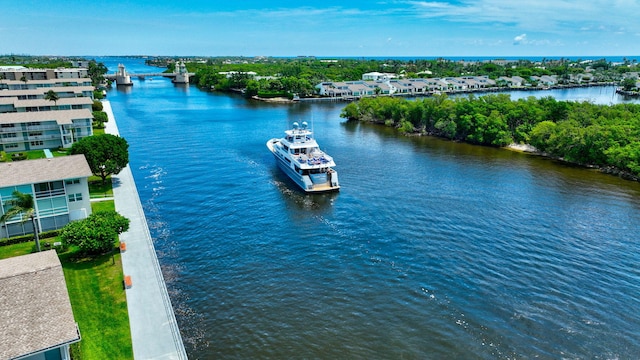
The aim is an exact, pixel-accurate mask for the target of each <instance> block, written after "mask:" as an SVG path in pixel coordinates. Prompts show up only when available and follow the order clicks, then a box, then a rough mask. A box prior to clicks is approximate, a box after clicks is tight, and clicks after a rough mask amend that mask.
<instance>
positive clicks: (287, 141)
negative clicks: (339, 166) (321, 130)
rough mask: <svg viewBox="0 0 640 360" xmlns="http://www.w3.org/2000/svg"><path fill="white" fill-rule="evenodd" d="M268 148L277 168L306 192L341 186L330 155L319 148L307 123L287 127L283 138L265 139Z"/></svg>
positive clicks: (325, 190) (295, 123) (322, 190)
mask: <svg viewBox="0 0 640 360" xmlns="http://www.w3.org/2000/svg"><path fill="white" fill-rule="evenodd" d="M267 148H268V149H269V150H270V151H271V153H273V156H274V157H275V158H276V162H277V163H278V167H280V169H282V171H284V173H285V174H287V176H289V177H290V178H291V180H293V181H294V182H295V183H296V184H297V185H298V186H300V188H302V190H304V191H305V192H308V193H318V192H327V191H337V190H338V189H340V184H339V182H338V172H337V171H335V170H334V169H333V167H334V166H336V164H335V162H334V161H333V158H332V157H331V156H329V155H327V154H326V153H325V152H324V151H322V150H320V147H319V146H318V143H317V142H316V140H315V139H314V138H313V132H312V131H311V130H310V129H309V128H308V124H307V123H306V122H303V123H302V126H300V125H299V124H298V123H297V122H294V123H293V129H290V130H286V131H285V136H284V137H283V138H280V139H277V138H274V139H271V140H269V141H267Z"/></svg>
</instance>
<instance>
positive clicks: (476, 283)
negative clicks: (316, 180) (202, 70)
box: [99, 58, 640, 359]
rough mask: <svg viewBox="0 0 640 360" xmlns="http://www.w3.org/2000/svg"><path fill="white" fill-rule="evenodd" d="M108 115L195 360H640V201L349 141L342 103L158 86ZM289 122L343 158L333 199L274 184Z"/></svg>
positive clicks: (392, 141) (504, 159) (540, 170)
mask: <svg viewBox="0 0 640 360" xmlns="http://www.w3.org/2000/svg"><path fill="white" fill-rule="evenodd" d="M99 61H103V62H105V64H106V65H107V66H108V68H109V70H110V71H115V69H116V68H117V64H118V62H124V63H125V65H126V67H127V69H128V70H129V71H131V72H135V71H146V70H149V68H147V67H145V66H144V65H143V63H142V61H140V60H134V59H113V58H104V59H99ZM154 70H155V69H154ZM518 94H520V93H513V94H512V96H513V97H514V98H517V97H518V96H519V95H518ZM532 95H533V96H549V95H551V96H556V97H558V98H559V99H562V100H565V99H574V100H587V99H588V100H589V101H594V102H597V103H606V104H608V103H616V102H620V101H624V100H622V99H620V98H618V97H617V95H614V94H613V88H587V89H575V90H562V91H556V92H553V91H552V92H547V93H532V92H527V93H525V94H524V95H522V96H532ZM108 100H109V101H111V104H112V108H113V111H114V113H115V116H116V118H117V121H118V126H119V129H120V133H121V135H122V136H123V137H125V138H126V139H127V141H128V142H129V144H130V164H131V167H132V171H133V175H134V177H135V180H136V183H137V186H138V189H139V191H140V197H141V200H142V202H143V205H144V209H145V213H146V216H147V220H148V221H149V226H150V228H151V231H152V235H153V238H154V243H155V246H156V250H157V252H158V256H159V260H160V263H161V265H162V269H163V273H164V275H165V278H166V281H167V286H168V288H169V291H170V295H171V300H172V303H173V306H174V308H175V312H176V316H177V319H178V323H179V326H180V329H181V332H182V336H183V338H184V340H185V346H186V348H187V352H188V354H189V357H190V358H192V359H209V358H223V359H248V358H277V359H280V358H326V359H335V358H348V359H358V358H359V359H362V358H380V359H401V358H403V359H425V358H426V359H441V358H454V359H507V358H508V359H513V358H518V359H527V358H543V359H548V358H553V359H558V358H572V359H573V358H597V359H631V358H637V357H638V356H640V337H639V336H638V335H639V331H640V297H638V294H640V267H639V264H640V240H639V239H638V233H640V184H638V183H635V182H629V181H624V180H621V179H618V178H616V177H613V176H608V175H604V174H600V173H598V172H596V171H592V170H588V169H583V168H578V167H572V166H568V165H566V164H562V163H558V162H555V161H552V160H548V159H543V158H540V157H535V156H530V155H526V154H520V153H515V152H510V151H506V150H500V149H492V148H484V147H477V146H470V145H466V144H457V143H452V142H448V141H443V140H439V139H434V138H427V137H419V138H417V137H411V138H409V137H404V136H399V135H398V134H396V133H395V132H394V131H392V130H390V129H387V128H384V127H378V126H370V125H364V124H358V123H347V122H345V121H344V120H343V119H341V118H340V117H339V114H340V110H341V109H342V107H343V106H344V103H331V104H324V103H323V104H320V103H299V104H295V105H283V104H275V105H274V104H265V103H258V102H254V101H248V100H246V99H244V98H242V97H239V96H233V95H231V96H230V95H224V94H214V93H205V92H201V91H200V90H198V89H197V88H195V87H193V86H191V87H189V86H181V85H173V84H172V83H171V82H170V81H169V80H168V79H163V78H153V79H145V80H137V79H134V86H133V87H132V88H129V89H113V90H110V91H109V93H108ZM293 121H308V122H309V123H310V124H312V126H313V128H314V130H315V133H316V138H317V140H318V142H319V143H320V145H321V147H322V148H323V149H324V150H326V151H327V152H328V153H329V154H330V155H332V156H333V157H334V158H335V160H336V163H337V164H338V166H337V168H336V169H337V171H338V172H339V175H340V181H341V185H342V189H341V191H340V192H339V193H337V194H326V195H305V194H302V193H301V192H299V191H298V190H297V189H296V188H295V187H294V185H293V184H292V183H291V182H290V181H289V180H288V179H287V178H286V177H285V176H284V175H283V174H282V173H281V172H280V171H279V169H278V168H277V167H276V164H275V161H274V159H273V158H272V155H271V154H270V153H269V152H268V150H267V148H266V146H265V143H266V141H267V140H268V139H270V138H272V137H280V136H281V135H282V134H283V131H284V130H285V129H286V128H287V126H288V125H289V124H291V123H292V122H293Z"/></svg>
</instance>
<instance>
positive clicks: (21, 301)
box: [0, 250, 80, 360]
mask: <svg viewBox="0 0 640 360" xmlns="http://www.w3.org/2000/svg"><path fill="white" fill-rule="evenodd" d="M0 309H1V310H0V359H20V360H69V359H70V355H69V345H71V344H73V343H76V342H78V341H80V330H79V329H78V324H77V323H76V321H75V318H74V317H73V311H72V308H71V301H70V300H69V293H68V291H67V284H66V282H65V279H64V273H63V271H62V265H61V264H60V260H59V259H58V255H57V254H56V251H55V250H49V251H43V252H39V253H34V254H29V255H23V256H17V257H13V258H9V259H4V260H0Z"/></svg>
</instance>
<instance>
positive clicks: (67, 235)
mask: <svg viewBox="0 0 640 360" xmlns="http://www.w3.org/2000/svg"><path fill="white" fill-rule="evenodd" d="M127 230H129V219H127V218H126V217H124V216H122V215H120V214H118V213H117V212H115V211H112V210H110V211H99V212H96V213H93V214H91V215H89V217H87V218H86V219H82V220H78V221H73V222H70V223H69V224H67V225H65V227H64V228H62V230H61V231H60V238H61V239H62V241H63V243H64V244H65V245H67V246H68V245H76V246H78V247H79V248H80V250H81V251H83V252H85V253H87V254H91V255H96V254H104V253H107V252H109V251H111V250H113V248H114V245H115V242H116V239H117V236H118V235H119V234H122V233H123V232H125V231H127Z"/></svg>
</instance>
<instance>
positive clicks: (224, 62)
mask: <svg viewBox="0 0 640 360" xmlns="http://www.w3.org/2000/svg"><path fill="white" fill-rule="evenodd" d="M171 65H172V63H169V65H167V66H168V67H169V68H170V67H171ZM187 68H188V69H189V71H190V72H194V73H195V78H194V79H193V80H194V83H196V84H198V86H200V87H201V88H205V89H208V90H211V89H215V90H219V91H229V90H240V89H242V90H244V91H245V93H246V95H248V96H253V95H256V94H259V93H260V92H263V93H278V94H281V93H288V94H293V93H296V94H298V95H300V96H302V97H304V96H311V95H313V94H314V92H315V89H314V86H315V85H316V84H319V83H321V82H324V81H353V80H360V79H362V75H363V74H365V73H368V72H375V71H377V72H383V73H394V74H398V75H401V76H404V77H407V78H419V77H458V76H464V75H478V76H481V75H486V76H489V78H491V79H494V80H495V79H498V78H499V77H501V76H507V77H512V76H520V77H522V78H523V79H530V77H531V76H542V75H556V76H558V80H559V82H560V83H561V84H562V83H568V82H569V80H570V78H571V76H572V75H576V74H583V73H590V74H592V75H593V81H595V82H611V81H621V80H622V78H623V75H624V73H626V72H630V71H637V70H638V64H637V63H636V61H635V60H633V61H630V60H627V59H624V62H623V63H622V64H615V65H614V64H612V63H611V62H608V61H606V59H601V60H596V61H581V60H579V59H578V60H575V61H572V60H568V59H551V60H547V59H542V60H541V61H530V60H518V61H508V62H507V61H492V62H483V61H463V60H460V61H452V60H447V59H443V58H441V59H416V60H399V59H386V60H378V59H364V58H363V59H353V58H350V59H333V60H327V59H325V60H323V59H318V58H312V57H301V58H269V57H267V58H233V59H230V58H210V59H208V60H206V61H197V62H187ZM223 72H235V73H236V74H234V75H232V76H226V75H224V74H221V73H223ZM249 72H253V73H255V74H256V76H257V77H256V79H253V78H252V77H251V76H249V75H247V73H249ZM531 85H534V86H535V85H536V84H535V83H534V82H533V81H532V82H531Z"/></svg>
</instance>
